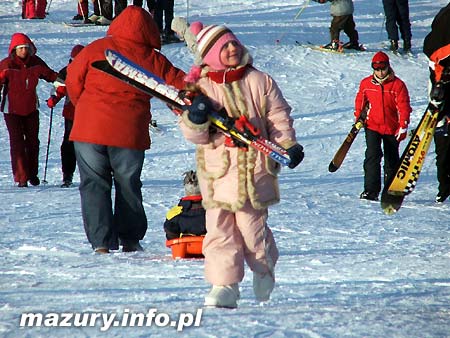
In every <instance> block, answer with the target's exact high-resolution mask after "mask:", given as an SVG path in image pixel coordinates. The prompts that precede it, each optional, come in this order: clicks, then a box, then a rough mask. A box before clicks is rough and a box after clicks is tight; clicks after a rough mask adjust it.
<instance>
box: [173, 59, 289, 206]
mask: <svg viewBox="0 0 450 338" xmlns="http://www.w3.org/2000/svg"><path fill="white" fill-rule="evenodd" d="M236 83H237V84H239V88H240V90H241V93H242V96H243V97H244V98H245V101H246V106H247V117H248V120H249V121H250V122H251V123H252V124H253V125H254V126H256V127H257V128H259V130H260V131H261V135H262V136H263V137H266V138H268V139H269V140H271V141H273V142H275V143H277V144H279V145H281V146H283V147H284V148H289V147H291V146H293V145H294V144H296V137H295V130H294V128H293V126H292V125H293V120H292V118H291V116H290V113H291V107H290V106H289V105H288V103H287V102H286V100H285V99H284V97H283V95H282V93H281V91H280V89H279V88H278V86H277V84H276V83H275V81H274V80H273V79H272V78H271V77H270V76H269V75H267V74H265V73H263V72H261V71H258V70H256V69H254V68H252V67H250V68H248V69H247V70H246V72H245V74H244V76H243V77H242V78H241V79H240V80H238V81H235V82H233V85H235V84H236ZM197 85H198V86H200V88H201V90H202V92H204V93H205V94H206V95H208V96H209V97H210V98H211V100H212V101H213V103H214V104H215V108H216V109H220V108H222V107H225V108H226V109H227V111H230V109H229V107H228V104H227V101H226V98H225V94H224V92H223V86H224V84H218V83H216V82H213V81H212V80H211V79H209V78H208V77H202V78H200V79H199V80H198V81H197ZM228 85H230V84H228ZM180 127H181V130H182V132H183V134H184V136H185V138H186V139H187V140H189V141H191V142H193V143H195V144H197V154H196V155H197V173H198V178H199V185H200V189H201V192H202V196H203V205H204V207H205V208H206V209H210V208H222V209H225V210H230V211H237V210H239V209H241V208H242V206H243V205H244V203H245V202H246V201H247V200H250V202H251V204H252V206H253V207H254V208H255V209H264V208H267V207H268V206H269V205H272V204H275V203H278V202H279V200H280V195H279V188H278V180H277V174H278V172H279V170H280V167H279V164H278V163H276V162H274V161H273V160H271V159H269V158H268V157H266V156H265V155H263V154H262V153H261V152H259V151H256V150H254V149H252V148H249V150H248V151H247V152H245V151H243V150H241V149H239V148H237V147H228V146H225V144H224V142H225V137H224V136H223V134H221V133H218V132H217V133H214V132H210V130H209V128H208V127H209V122H207V123H205V124H204V125H195V124H193V123H192V122H191V121H190V120H189V119H188V117H187V112H184V114H183V116H182V119H180Z"/></svg>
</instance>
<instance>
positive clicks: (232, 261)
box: [203, 201, 278, 285]
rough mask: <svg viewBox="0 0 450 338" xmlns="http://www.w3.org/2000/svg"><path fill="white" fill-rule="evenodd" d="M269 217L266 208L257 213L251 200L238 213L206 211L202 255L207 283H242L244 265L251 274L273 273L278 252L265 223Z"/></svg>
mask: <svg viewBox="0 0 450 338" xmlns="http://www.w3.org/2000/svg"><path fill="white" fill-rule="evenodd" d="M267 215H268V213H267V209H263V210H256V209H254V208H253V207H252V205H251V204H250V202H249V201H247V202H246V203H245V205H244V207H243V208H242V209H240V210H239V211H236V212H231V211H227V210H224V209H220V208H214V209H208V210H206V230H207V233H206V236H205V239H204V240H203V254H204V255H205V278H206V279H207V280H208V282H210V283H211V284H213V285H229V284H233V283H239V282H241V281H242V279H243V278H244V262H247V264H248V266H249V267H250V269H251V270H252V271H256V272H259V273H266V272H269V273H272V274H273V271H274V267H275V263H276V262H277V260H278V249H277V247H276V244H275V240H274V238H273V235H272V231H271V230H270V229H269V227H268V226H267V223H266V220H267Z"/></svg>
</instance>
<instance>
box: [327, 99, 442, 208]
mask: <svg viewBox="0 0 450 338" xmlns="http://www.w3.org/2000/svg"><path fill="white" fill-rule="evenodd" d="M442 104H443V102H430V103H429V104H428V106H427V109H426V110H425V113H424V114H423V116H422V119H421V120H420V122H419V124H418V125H417V128H416V129H415V130H414V132H413V134H412V136H411V138H410V140H409V142H408V145H407V146H406V148H405V149H404V151H403V153H402V155H401V157H400V160H399V163H398V166H397V168H396V171H395V174H394V175H393V176H392V177H390V178H388V180H387V181H386V182H385V185H384V189H383V191H382V193H381V209H382V210H383V212H384V213H385V214H386V215H392V214H394V213H395V212H397V211H398V210H399V209H400V208H401V206H402V203H403V200H404V198H405V197H406V196H407V195H409V194H410V193H412V192H413V191H414V188H415V187H416V184H417V180H418V179H419V175H420V172H421V170H422V167H423V163H424V161H425V156H426V154H427V152H428V149H429V148H430V145H431V142H432V140H433V135H434V131H435V128H436V124H437V121H438V117H439V113H440V112H441V108H442ZM366 111H367V107H366V109H365V112H366ZM361 115H363V114H362V113H361ZM363 125H364V120H363V119H361V117H360V118H359V119H358V121H357V122H356V123H355V124H354V125H353V127H352V129H351V130H350V132H349V134H348V135H347V137H346V139H345V140H344V142H343V144H342V145H341V147H340V148H339V149H338V151H337V152H336V154H335V156H334V158H333V160H332V161H331V162H330V164H329V167H328V170H329V171H330V172H335V171H336V170H337V169H339V168H340V166H341V164H342V162H343V160H344V158H345V156H346V155H347V153H348V151H349V149H350V146H351V145H352V143H353V141H354V140H355V138H356V135H357V134H358V132H359V130H360V129H361V128H362V127H363Z"/></svg>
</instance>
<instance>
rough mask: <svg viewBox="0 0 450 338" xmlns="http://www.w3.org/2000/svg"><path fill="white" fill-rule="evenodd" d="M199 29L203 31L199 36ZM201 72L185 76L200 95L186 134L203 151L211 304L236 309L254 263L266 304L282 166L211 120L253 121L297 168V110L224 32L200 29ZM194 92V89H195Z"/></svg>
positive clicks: (258, 292) (184, 125)
mask: <svg viewBox="0 0 450 338" xmlns="http://www.w3.org/2000/svg"><path fill="white" fill-rule="evenodd" d="M199 29H201V30H200V31H199ZM193 33H194V34H196V36H197V43H198V44H197V53H198V54H199V56H200V57H201V58H202V60H203V63H202V65H201V66H198V65H196V66H193V67H192V69H191V71H190V73H189V74H188V76H187V77H186V80H187V81H189V82H190V83H191V84H190V86H191V87H192V88H191V89H192V90H193V91H196V92H201V93H204V94H205V95H208V96H205V95H203V94H198V95H197V96H195V97H194V98H193V102H192V105H190V106H188V110H187V111H185V112H183V115H182V118H181V121H180V127H181V129H182V131H183V134H184V136H185V137H186V139H187V140H189V141H191V142H192V143H194V144H196V145H197V153H196V160H197V173H198V180H199V184H200V190H201V192H202V197H203V206H204V208H205V209H206V230H207V233H206V236H205V239H204V241H203V254H204V256H205V278H206V279H207V281H208V282H209V283H211V284H212V288H211V290H210V292H209V293H208V294H207V295H206V297H205V303H204V304H205V305H206V306H212V307H229V308H235V307H237V301H238V299H239V297H240V294H239V283H240V282H241V281H242V279H243V277H244V266H245V262H247V264H248V266H249V267H250V269H251V270H252V271H253V290H254V293H255V296H256V298H257V299H258V300H259V301H267V300H269V298H270V294H271V292H272V290H273V288H274V285H275V264H276V262H277V260H278V249H277V246H276V244H275V240H274V237H273V234H272V231H271V230H270V228H269V226H268V224H267V218H268V207H269V206H270V205H273V204H275V203H278V202H279V200H280V195H279V188H278V181H277V175H278V172H279V171H280V167H279V164H277V163H275V162H274V161H272V160H270V159H269V158H267V157H266V156H265V155H263V154H262V153H261V152H259V151H257V150H255V149H253V148H251V147H245V146H244V145H243V144H240V143H239V142H235V141H233V140H232V139H231V138H229V137H227V136H224V135H223V134H221V133H217V132H212V131H211V129H210V128H209V127H210V121H209V119H208V114H209V113H210V112H211V111H212V110H215V111H220V110H221V109H222V108H224V109H226V111H223V113H224V114H228V116H229V117H233V118H235V119H236V120H239V122H241V123H243V124H245V123H246V120H247V119H248V121H250V122H251V123H252V124H253V126H255V127H257V128H258V129H259V131H260V133H261V135H262V136H263V137H267V138H268V139H269V140H272V141H274V142H276V143H278V144H280V145H281V146H283V147H284V148H286V149H288V150H287V151H288V154H289V156H290V158H291V164H290V165H289V166H290V168H294V167H296V166H297V165H298V164H299V163H300V162H301V161H302V160H303V156H304V154H303V147H302V146H301V145H300V144H298V143H297V141H296V137H295V130H294V128H293V126H292V125H293V120H292V118H291V116H290V113H291V107H290V106H289V105H288V103H287V102H286V100H285V99H284V98H283V95H282V93H281V91H280V89H279V87H278V86H277V84H276V83H275V81H274V80H273V79H272V78H271V77H270V76H269V75H267V74H265V73H263V72H261V71H259V70H257V69H255V68H254V67H253V66H252V58H251V56H250V54H249V53H248V51H247V49H246V48H245V47H244V46H243V45H242V44H241V43H240V41H239V40H238V39H237V38H236V36H235V35H234V34H233V33H232V32H231V31H230V30H229V29H228V28H227V27H225V26H216V25H212V26H206V27H202V25H196V26H195V31H193ZM188 88H189V87H188Z"/></svg>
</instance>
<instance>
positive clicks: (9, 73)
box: [0, 33, 58, 116]
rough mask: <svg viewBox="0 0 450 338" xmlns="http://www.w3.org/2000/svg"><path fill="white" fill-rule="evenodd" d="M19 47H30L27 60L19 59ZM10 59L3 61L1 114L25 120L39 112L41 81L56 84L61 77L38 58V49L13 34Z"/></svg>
mask: <svg viewBox="0 0 450 338" xmlns="http://www.w3.org/2000/svg"><path fill="white" fill-rule="evenodd" d="M19 45H28V46H29V55H28V56H27V58H26V59H24V60H22V59H20V58H19V57H17V56H16V53H15V48H16V47H17V46H19ZM8 55H9V56H8V57H7V58H5V59H3V60H2V61H0V91H1V92H2V93H1V97H0V111H2V112H4V113H10V114H16V115H22V116H26V115H29V114H31V113H33V112H35V111H36V110H37V109H38V108H39V100H38V97H37V94H36V87H37V85H38V82H39V79H43V80H45V81H47V82H53V81H55V80H56V77H57V76H58V73H56V72H54V71H53V70H52V69H50V68H49V67H48V66H47V64H46V63H45V62H44V61H43V60H42V59H41V58H40V57H38V56H37V55H36V47H35V46H34V44H33V42H32V41H31V40H30V38H29V37H28V36H26V35H25V34H22V33H15V34H13V36H12V38H11V43H10V45H9V50H8Z"/></svg>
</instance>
